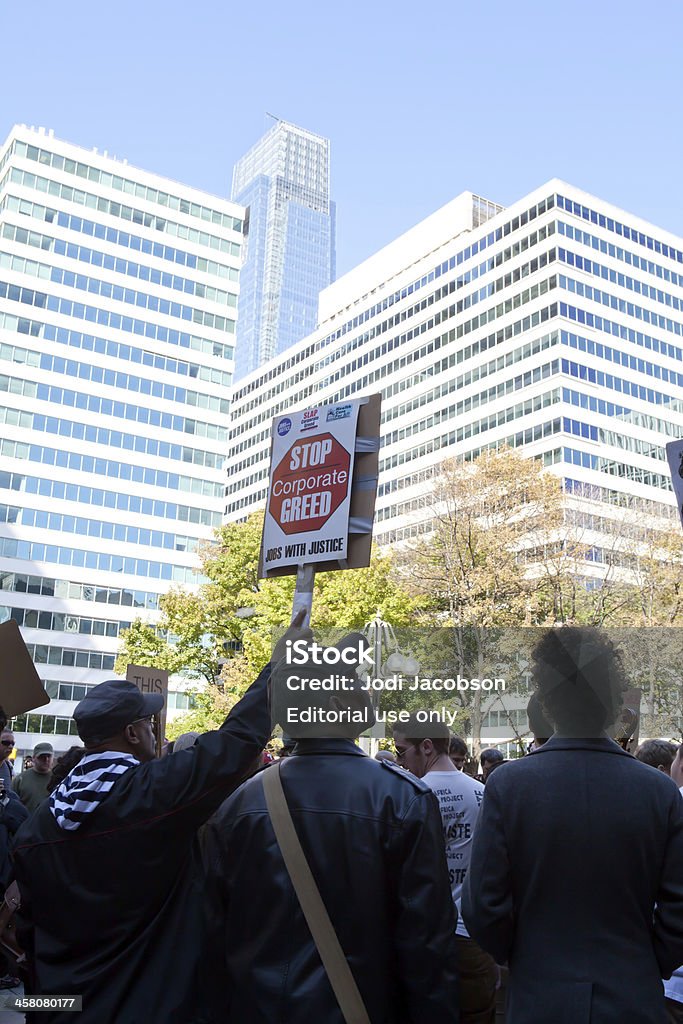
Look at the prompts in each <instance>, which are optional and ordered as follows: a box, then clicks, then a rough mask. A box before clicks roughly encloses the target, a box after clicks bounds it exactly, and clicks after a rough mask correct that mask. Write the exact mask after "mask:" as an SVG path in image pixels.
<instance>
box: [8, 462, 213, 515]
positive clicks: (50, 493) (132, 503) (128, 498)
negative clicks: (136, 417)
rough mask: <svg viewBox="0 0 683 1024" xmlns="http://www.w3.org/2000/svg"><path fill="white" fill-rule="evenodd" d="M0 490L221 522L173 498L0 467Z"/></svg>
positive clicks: (99, 506)
mask: <svg viewBox="0 0 683 1024" xmlns="http://www.w3.org/2000/svg"><path fill="white" fill-rule="evenodd" d="M0 490H8V491H24V492H25V493H26V494H41V495H43V497H46V498H56V499H58V500H59V501H75V502H79V503H81V504H83V505H88V506H92V507H97V508H116V509H119V511H120V512H134V513H135V514H139V515H144V516H154V517H155V518H156V519H177V520H178V522H181V523H197V524H199V525H201V526H212V527H214V528H215V527H217V526H220V525H221V515H220V512H212V511H210V510H209V509H206V508H197V507H196V506H194V505H177V504H176V503H175V502H174V501H160V500H159V499H158V498H141V497H140V495H139V494H126V493H125V492H121V491H104V490H102V489H101V488H99V487H87V486H85V485H84V484H74V483H65V482H64V481H63V480H45V479H43V478H42V477H37V476H25V475H24V474H23V473H8V472H5V471H4V470H0Z"/></svg>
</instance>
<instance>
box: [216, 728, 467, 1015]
mask: <svg viewBox="0 0 683 1024" xmlns="http://www.w3.org/2000/svg"><path fill="white" fill-rule="evenodd" d="M281 769H282V772H281V774H282V784H283V788H284V791H285V796H286V798H287V801H288V804H289V807H290V811H291V813H292V818H293V820H294V825H295V827H296V830H297V834H298V836H299V839H300V841H301V844H302V846H303V849H304V852H305V854H306V857H307V859H308V861H309V865H310V867H311V870H312V873H313V876H314V878H315V880H316V882H317V885H318V888H319V890H320V893H321V896H322V898H323V901H324V903H325V906H326V908H327V911H328V913H329V916H330V919H331V921H332V924H333V926H334V928H335V930H336V932H337V936H338V938H339V941H340V943H341V946H342V949H343V951H344V953H345V955H346V958H347V960H348V963H349V966H350V967H351V970H352V972H353V975H354V978H355V980H356V983H357V985H358V988H359V990H360V993H361V996H362V998H363V1001H364V1002H365V1006H366V1009H367V1012H368V1015H369V1017H370V1021H371V1022H372V1024H418V1022H420V1024H421V1022H427V1021H429V1022H430V1024H433V1022H434V1021H437V1020H438V1021H439V1024H455V1022H457V1021H458V994H457V981H456V956H457V954H456V947H455V937H454V931H455V924H456V920H455V914H456V911H455V908H454V906H453V901H452V899H451V891H450V885H449V880H448V871H447V867H446V856H445V846H444V840H443V835H442V825H441V815H440V812H439V805H438V802H437V800H436V797H435V796H434V794H433V793H432V792H431V790H430V789H429V788H428V787H427V786H426V785H424V783H422V782H420V781H419V780H418V779H417V778H415V777H414V776H412V775H410V773H408V772H406V771H404V770H403V769H402V768H399V767H397V766H396V765H394V764H391V763H387V762H386V761H382V762H379V761H375V760H374V759H371V758H369V757H367V756H366V755H365V754H364V753H363V752H362V751H361V750H360V749H359V748H358V747H356V746H355V745H354V744H353V743H352V742H350V741H349V740H343V739H335V740H320V739H319V740H311V739H309V740H302V741H299V743H298V744H297V746H296V748H295V751H294V754H293V755H292V756H291V757H289V758H287V759H285V760H284V761H283V762H282V765H281ZM276 770H277V765H272V766H268V767H267V768H265V769H264V771H276ZM261 776H262V772H259V773H257V774H256V775H255V776H253V777H252V778H251V779H249V780H248V781H247V782H246V783H244V784H243V785H242V786H241V787H240V788H239V789H238V790H237V791H236V792H235V793H234V794H233V795H232V796H231V797H229V798H228V799H227V800H226V801H225V803H224V804H223V805H222V807H221V808H220V809H219V811H218V812H217V813H216V814H215V815H214V817H213V818H212V819H211V821H210V822H209V823H208V825H207V828H206V833H205V837H204V838H205V842H204V857H205V867H206V871H207V878H206V882H205V903H206V910H207V918H208V926H209V939H210V941H209V948H210V950H211V955H212V960H211V962H210V963H207V964H206V966H207V970H208V972H209V974H210V975H211V980H212V983H213V984H214V986H215V987H214V991H213V1000H214V1009H213V1015H212V1018H211V1019H212V1021H215V1024H246V1022H248V1024H314V1022H315V1024H343V1018H342V1014H341V1011H340V1010H339V1007H338V1004H337V1000H336V998H335V996H334V994H333V992H332V989H331V987H330V984H329V981H328V979H327V975H326V973H325V970H324V968H323V966H322V964H321V961H320V958H319V956H318V953H317V950H316V948H315V945H314V943H313V939H312V937H311V934H310V932H309V930H308V926H307V925H306V922H305V920H304V918H303V915H302V912H301V909H300V907H299V903H298V900H297V897H296V894H295V892H294V890H293V887H292V884H291V881H290V879H289V875H288V873H287V869H286V868H285V865H284V862H283V860H282V856H281V853H280V850H279V847H278V844H277V840H276V839H275V835H274V832H273V829H272V826H271V823H270V817H269V815H268V811H267V809H266V804H265V797H264V793H263V786H262V778H261ZM216 983H217V984H216Z"/></svg>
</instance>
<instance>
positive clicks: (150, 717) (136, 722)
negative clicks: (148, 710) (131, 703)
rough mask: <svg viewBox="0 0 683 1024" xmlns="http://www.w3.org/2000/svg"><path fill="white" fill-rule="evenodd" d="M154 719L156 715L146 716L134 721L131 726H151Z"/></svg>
mask: <svg viewBox="0 0 683 1024" xmlns="http://www.w3.org/2000/svg"><path fill="white" fill-rule="evenodd" d="M153 718H154V715H145V717H144V718H134V719H133V721H132V722H131V723H130V724H131V725H137V724H138V722H149V724H150V725H151V724H152V719H153Z"/></svg>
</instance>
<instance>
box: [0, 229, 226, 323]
mask: <svg viewBox="0 0 683 1024" xmlns="http://www.w3.org/2000/svg"><path fill="white" fill-rule="evenodd" d="M64 248H65V249H66V248H67V246H66V243H64ZM69 248H70V249H73V250H77V249H78V246H75V245H74V246H71V245H70V246H69ZM88 251H89V250H88ZM69 255H72V253H69ZM100 255H102V257H103V260H104V263H105V268H106V269H111V270H114V269H115V270H117V271H119V272H120V273H125V272H126V271H125V269H122V268H125V266H126V262H127V261H126V260H121V259H119V260H117V259H115V258H114V257H113V256H108V257H104V255H103V254H100ZM109 264H111V266H109ZM115 264H121V266H115ZM96 265H97V266H99V265H100V264H96ZM130 266H131V267H137V266H138V265H137V264H135V263H132V264H130ZM0 267H2V268H4V269H5V270H12V271H14V272H15V273H17V274H25V275H26V276H28V277H37V278H38V279H39V280H40V281H50V282H51V283H52V284H58V285H63V286H64V287H66V288H75V289H76V290H77V291H82V292H88V293H89V294H91V295H99V296H101V297H103V298H105V299H113V300H114V301H115V302H125V303H127V304H128V305H129V306H137V307H139V308H140V309H149V310H152V312H154V313H165V314H166V315H170V314H171V308H172V307H173V309H176V308H177V309H179V310H180V319H182V320H193V321H194V322H195V323H204V322H205V321H204V319H203V316H204V314H203V313H202V311H201V310H198V309H194V308H193V307H192V306H183V305H178V303H176V302H174V303H171V301H170V300H169V299H164V298H160V297H159V296H156V295H149V294H148V293H147V292H138V291H135V290H134V289H133V288H124V287H123V285H120V284H112V282H111V281H102V280H100V279H99V278H96V277H87V276H86V275H85V274H76V273H75V272H74V271H73V270H65V269H64V268H63V267H55V266H52V264H47V263H39V262H38V261H37V260H31V259H28V258H27V257H26V256H14V255H12V254H11V253H8V252H0ZM138 269H140V268H139V267H138ZM142 269H144V270H145V271H146V276H144V275H142V274H141V275H136V276H140V277H141V279H142V280H146V281H149V280H150V279H151V280H152V281H153V282H154V277H155V275H158V277H159V281H158V282H155V283H159V284H163V285H164V286H165V287H168V288H176V289H177V290H178V291H182V292H189V294H191V295H195V296H197V297H198V298H206V299H212V301H214V302H217V303H219V304H222V305H224V306H233V307H234V306H237V296H236V295H234V294H233V293H232V292H224V291H221V290H220V289H217V288H209V287H208V286H205V285H203V284H195V282H193V281H188V280H186V279H185V278H182V277H174V276H173V275H172V274H167V273H165V272H164V273H162V272H161V271H158V270H157V271H150V270H149V269H148V268H146V267H145V268H142ZM129 273H130V271H129ZM209 292H212V293H213V295H210V294H209ZM205 293H206V294H205ZM208 326H213V324H208Z"/></svg>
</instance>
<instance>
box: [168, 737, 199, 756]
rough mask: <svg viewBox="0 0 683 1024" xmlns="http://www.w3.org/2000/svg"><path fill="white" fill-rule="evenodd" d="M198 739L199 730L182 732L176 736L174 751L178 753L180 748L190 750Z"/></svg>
mask: <svg viewBox="0 0 683 1024" xmlns="http://www.w3.org/2000/svg"><path fill="white" fill-rule="evenodd" d="M198 739H199V733H198V732H181V734H180V736H176V738H175V740H174V741H173V751H172V753H174V754H177V753H178V751H179V750H188V749H189V748H190V747H193V746H194V745H195V743H196V742H197V740H198Z"/></svg>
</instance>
